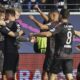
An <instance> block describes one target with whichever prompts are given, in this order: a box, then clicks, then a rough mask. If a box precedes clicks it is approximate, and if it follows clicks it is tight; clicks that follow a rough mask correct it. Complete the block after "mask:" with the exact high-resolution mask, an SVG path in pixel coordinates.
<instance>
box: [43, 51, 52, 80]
mask: <svg viewBox="0 0 80 80" xmlns="http://www.w3.org/2000/svg"><path fill="white" fill-rule="evenodd" d="M52 60H53V53H52V52H50V51H49V52H47V53H46V56H45V60H44V64H43V80H45V79H46V80H48V79H49V76H50V72H49V70H50V66H51V63H52Z"/></svg>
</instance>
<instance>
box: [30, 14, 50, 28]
mask: <svg viewBox="0 0 80 80" xmlns="http://www.w3.org/2000/svg"><path fill="white" fill-rule="evenodd" d="M29 18H30V19H31V20H32V21H33V22H34V23H35V24H36V25H37V26H39V27H40V28H41V29H48V26H47V25H44V24H42V23H41V22H39V21H38V20H36V19H35V18H34V16H32V15H30V16H29Z"/></svg>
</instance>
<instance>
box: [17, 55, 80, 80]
mask: <svg viewBox="0 0 80 80" xmlns="http://www.w3.org/2000/svg"><path fill="white" fill-rule="evenodd" d="M44 58H45V55H44V54H20V62H19V68H18V69H19V74H18V79H19V80H41V72H42V67H43V62H44ZM73 59H74V63H73V65H74V71H73V75H74V78H75V76H76V69H77V66H78V64H79V62H80V54H74V55H73ZM59 80H64V75H63V74H62V73H60V74H59Z"/></svg>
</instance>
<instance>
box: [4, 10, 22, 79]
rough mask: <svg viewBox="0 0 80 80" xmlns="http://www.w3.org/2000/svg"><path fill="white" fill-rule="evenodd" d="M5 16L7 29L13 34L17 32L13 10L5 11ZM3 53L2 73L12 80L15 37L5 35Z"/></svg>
mask: <svg viewBox="0 0 80 80" xmlns="http://www.w3.org/2000/svg"><path fill="white" fill-rule="evenodd" d="M6 12H7V13H6V15H7V17H8V20H9V23H8V24H7V26H8V28H9V29H10V30H11V31H13V32H14V33H19V32H17V25H16V22H15V10H14V9H7V10H6ZM22 34H23V31H20V34H19V36H20V35H22ZM4 42H5V52H4V66H3V72H4V74H5V75H6V76H7V80H14V73H15V71H16V67H17V64H18V57H19V56H18V55H19V54H18V48H17V41H16V37H14V38H13V37H10V36H8V35H5V40H4Z"/></svg>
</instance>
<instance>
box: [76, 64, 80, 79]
mask: <svg viewBox="0 0 80 80" xmlns="http://www.w3.org/2000/svg"><path fill="white" fill-rule="evenodd" d="M76 79H77V80H80V63H79V65H78V68H77V75H76Z"/></svg>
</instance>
